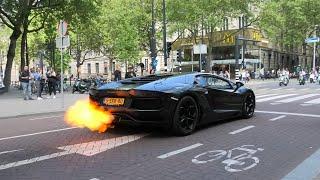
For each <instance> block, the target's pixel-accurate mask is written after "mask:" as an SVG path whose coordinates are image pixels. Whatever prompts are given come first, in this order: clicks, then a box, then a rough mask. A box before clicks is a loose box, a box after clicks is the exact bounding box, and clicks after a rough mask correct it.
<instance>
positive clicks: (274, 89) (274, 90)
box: [271, 88, 283, 91]
mask: <svg viewBox="0 0 320 180" xmlns="http://www.w3.org/2000/svg"><path fill="white" fill-rule="evenodd" d="M280 89H283V88H275V89H271V91H276V90H280Z"/></svg>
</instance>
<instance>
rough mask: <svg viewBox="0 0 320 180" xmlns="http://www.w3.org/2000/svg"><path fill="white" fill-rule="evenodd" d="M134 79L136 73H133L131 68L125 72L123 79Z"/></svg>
mask: <svg viewBox="0 0 320 180" xmlns="http://www.w3.org/2000/svg"><path fill="white" fill-rule="evenodd" d="M133 77H136V73H135V72H134V69H133V68H132V67H131V68H129V71H128V72H126V75H125V78H126V79H127V78H133Z"/></svg>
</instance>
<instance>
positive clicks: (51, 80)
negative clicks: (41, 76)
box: [46, 68, 57, 99]
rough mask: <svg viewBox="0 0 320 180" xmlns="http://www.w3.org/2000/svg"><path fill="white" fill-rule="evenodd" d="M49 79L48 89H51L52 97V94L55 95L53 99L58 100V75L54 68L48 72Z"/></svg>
mask: <svg viewBox="0 0 320 180" xmlns="http://www.w3.org/2000/svg"><path fill="white" fill-rule="evenodd" d="M46 75H47V79H48V88H49V95H50V97H51V95H52V93H53V97H52V98H53V99H55V98H56V93H57V91H56V84H57V77H56V73H55V72H54V70H53V69H52V68H49V70H48V72H47V74H46Z"/></svg>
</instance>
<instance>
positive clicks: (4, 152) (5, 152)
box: [0, 149, 23, 155]
mask: <svg viewBox="0 0 320 180" xmlns="http://www.w3.org/2000/svg"><path fill="white" fill-rule="evenodd" d="M22 150H23V149H16V150H11V151H3V152H0V155H1V154H7V153H12V152H17V151H22Z"/></svg>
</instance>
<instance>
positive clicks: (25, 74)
mask: <svg viewBox="0 0 320 180" xmlns="http://www.w3.org/2000/svg"><path fill="white" fill-rule="evenodd" d="M30 80H31V74H30V71H29V67H28V66H25V67H24V68H23V71H22V72H21V76H20V82H21V85H22V89H23V95H24V100H28V99H29V100H33V99H32V97H31V84H30Z"/></svg>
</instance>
